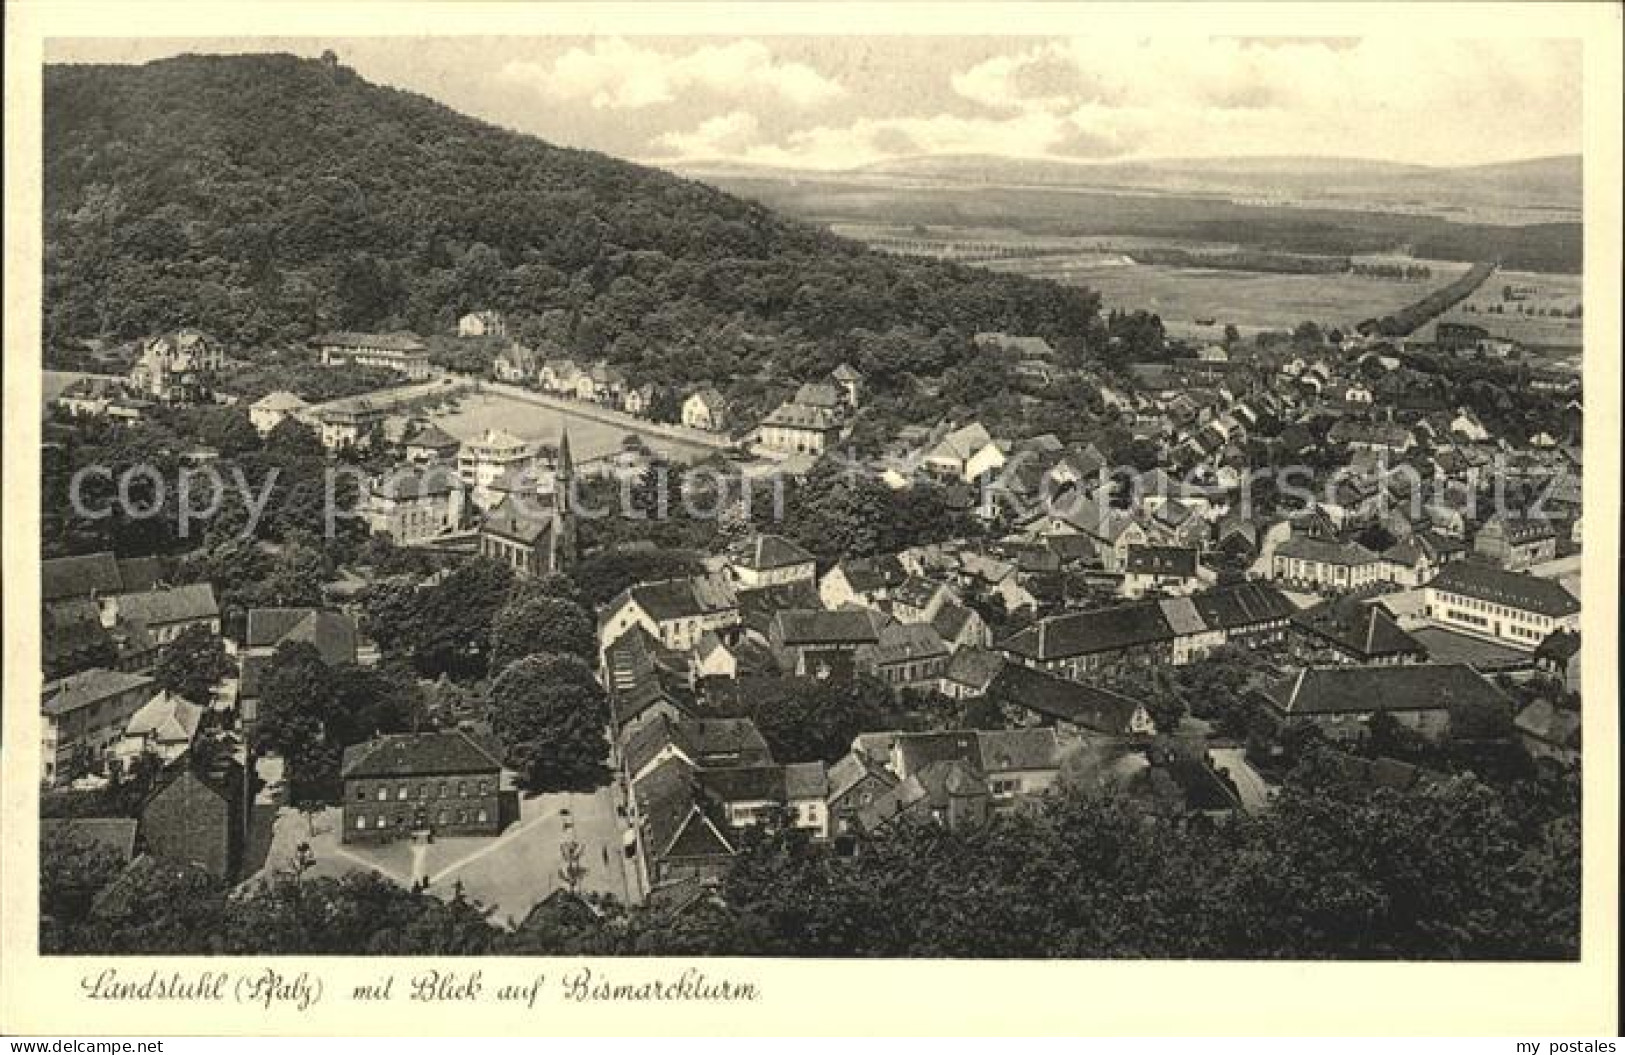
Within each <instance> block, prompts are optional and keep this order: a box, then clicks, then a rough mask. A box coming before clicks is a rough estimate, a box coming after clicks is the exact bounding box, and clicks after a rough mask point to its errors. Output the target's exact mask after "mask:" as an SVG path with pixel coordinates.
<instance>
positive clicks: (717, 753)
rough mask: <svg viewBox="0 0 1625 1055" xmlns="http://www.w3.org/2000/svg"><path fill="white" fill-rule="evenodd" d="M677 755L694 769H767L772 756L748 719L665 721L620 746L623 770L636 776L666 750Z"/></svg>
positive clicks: (650, 725)
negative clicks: (733, 767)
mask: <svg viewBox="0 0 1625 1055" xmlns="http://www.w3.org/2000/svg"><path fill="white" fill-rule="evenodd" d="M668 747H671V748H675V749H676V750H677V751H679V752H680V753H681V754H682V755H683V756H684V757H685V758H687V759H688V761H689V763H690V764H692V765H694V766H696V767H701V768H705V767H729V766H756V765H771V764H772V762H773V753H772V751H771V750H769V749H768V746H767V741H766V740H764V739H762V734H761V731H760V730H758V729H757V728H756V723H755V722H753V721H751V720H750V719H749V718H686V719H681V720H677V721H673V720H672V719H670V718H667V717H664V716H662V717H660V718H657V719H656V720H654V721H652V722H649V723H647V724H645V725H641V726H639V727H638V728H636V729H634V730H632V731H631V732H630V733H629V734H627V736H626V739H625V742H624V743H622V745H621V757H622V758H623V759H624V760H625V761H626V768H627V770H628V771H629V772H631V773H634V774H635V773H637V772H638V771H639V770H641V769H643V768H644V767H645V766H647V765H648V764H649V763H650V762H652V761H653V760H654V759H656V758H658V757H659V756H660V753H661V752H662V751H664V750H665V749H666V748H668Z"/></svg>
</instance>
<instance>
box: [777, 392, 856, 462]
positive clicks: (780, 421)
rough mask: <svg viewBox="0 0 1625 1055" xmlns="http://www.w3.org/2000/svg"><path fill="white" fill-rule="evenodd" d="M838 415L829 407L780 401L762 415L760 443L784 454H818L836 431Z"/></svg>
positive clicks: (838, 423) (838, 422)
mask: <svg viewBox="0 0 1625 1055" xmlns="http://www.w3.org/2000/svg"><path fill="white" fill-rule="evenodd" d="M840 428H841V424H840V416H839V415H838V414H837V412H836V411H835V410H833V409H831V408H829V407H822V406H808V405H806V404H804V403H794V402H789V403H780V404H779V406H778V408H777V409H775V410H774V411H773V413H771V414H769V415H768V416H767V417H766V418H764V419H762V424H761V426H760V430H759V431H760V434H761V443H762V446H763V447H766V448H767V449H768V450H770V451H779V452H782V453H784V454H814V455H816V454H822V453H824V451H825V450H826V449H827V448H828V447H829V446H830V444H831V443H833V442H834V440H835V436H836V434H837V433H839V432H840Z"/></svg>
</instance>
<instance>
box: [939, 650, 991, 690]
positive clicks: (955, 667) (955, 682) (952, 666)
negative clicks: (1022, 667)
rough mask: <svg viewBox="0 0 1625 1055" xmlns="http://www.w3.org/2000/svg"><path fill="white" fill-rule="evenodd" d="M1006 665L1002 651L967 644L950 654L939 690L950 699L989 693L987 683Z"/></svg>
mask: <svg viewBox="0 0 1625 1055" xmlns="http://www.w3.org/2000/svg"><path fill="white" fill-rule="evenodd" d="M1003 668H1004V657H1003V656H1001V655H999V653H997V652H994V651H992V650H991V649H988V648H984V647H981V646H978V645H966V646H965V647H963V648H960V649H958V650H957V651H955V652H954V654H953V655H951V656H949V657H948V665H947V666H946V667H944V668H943V671H942V677H941V678H939V679H938V681H937V691H938V692H940V693H942V694H943V695H944V696H946V697H948V698H949V699H951V700H963V699H967V698H968V697H971V696H986V695H987V692H988V686H990V685H992V684H993V679H994V678H995V677H997V676H998V674H999V671H1000V670H1002V669H1003Z"/></svg>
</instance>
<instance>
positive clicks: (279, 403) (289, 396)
mask: <svg viewBox="0 0 1625 1055" xmlns="http://www.w3.org/2000/svg"><path fill="white" fill-rule="evenodd" d="M308 406H310V404H309V403H306V402H305V401H304V400H302V399H300V398H299V397H298V396H297V395H295V394H294V393H292V392H289V391H286V390H284V389H279V390H277V391H275V392H267V393H266V394H265V395H263V396H261V397H260V398H259V399H258V400H256V401H255V403H254V405H253V409H254V410H284V411H286V410H303V409H305V408H306V407H308Z"/></svg>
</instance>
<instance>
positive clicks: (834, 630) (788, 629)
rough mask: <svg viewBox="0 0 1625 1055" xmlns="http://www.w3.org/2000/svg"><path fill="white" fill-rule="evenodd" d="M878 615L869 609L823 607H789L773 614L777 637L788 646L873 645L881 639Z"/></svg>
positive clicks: (776, 638)
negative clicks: (840, 609)
mask: <svg viewBox="0 0 1625 1055" xmlns="http://www.w3.org/2000/svg"><path fill="white" fill-rule="evenodd" d="M878 621H879V616H878V614H877V613H875V612H871V611H868V610H867V609H849V610H844V611H836V612H830V611H826V610H824V609H790V610H788V611H782V612H776V613H774V616H773V624H772V625H773V627H774V630H775V631H776V633H775V640H777V641H779V642H781V643H782V644H784V645H785V646H788V647H792V648H793V647H796V646H799V645H846V644H874V643H875V642H877V641H879V640H880V632H879V628H878V626H877V623H878Z"/></svg>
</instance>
